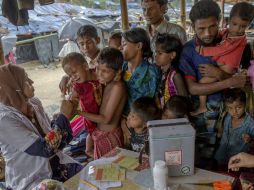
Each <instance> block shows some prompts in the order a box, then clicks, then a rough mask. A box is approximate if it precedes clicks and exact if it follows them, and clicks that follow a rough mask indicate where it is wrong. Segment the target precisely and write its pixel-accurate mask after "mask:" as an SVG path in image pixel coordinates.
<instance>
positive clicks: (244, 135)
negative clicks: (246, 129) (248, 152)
mask: <svg viewBox="0 0 254 190" xmlns="http://www.w3.org/2000/svg"><path fill="white" fill-rule="evenodd" d="M242 138H243V141H244V142H245V143H249V142H250V141H251V137H250V135H248V134H243V135H242Z"/></svg>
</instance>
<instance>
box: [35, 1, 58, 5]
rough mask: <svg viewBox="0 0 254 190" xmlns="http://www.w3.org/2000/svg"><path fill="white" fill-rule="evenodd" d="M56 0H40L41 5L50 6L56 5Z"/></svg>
mask: <svg viewBox="0 0 254 190" xmlns="http://www.w3.org/2000/svg"><path fill="white" fill-rule="evenodd" d="M54 2H55V1H54V0H39V3H40V5H49V4H52V3H54Z"/></svg>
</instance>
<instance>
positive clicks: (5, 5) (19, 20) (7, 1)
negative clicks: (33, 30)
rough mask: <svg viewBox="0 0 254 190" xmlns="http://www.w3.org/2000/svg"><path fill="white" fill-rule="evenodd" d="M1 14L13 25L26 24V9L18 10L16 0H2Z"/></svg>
mask: <svg viewBox="0 0 254 190" xmlns="http://www.w3.org/2000/svg"><path fill="white" fill-rule="evenodd" d="M2 14H3V16H4V17H6V18H8V19H9V21H10V22H11V23H12V24H13V25H15V26H23V25H28V11H27V10H26V9H22V10H19V9H18V2H17V0H3V2H2Z"/></svg>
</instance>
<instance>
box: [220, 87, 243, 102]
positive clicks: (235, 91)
mask: <svg viewBox="0 0 254 190" xmlns="http://www.w3.org/2000/svg"><path fill="white" fill-rule="evenodd" d="M223 99H224V103H230V104H231V103H233V102H234V101H237V100H238V101H240V102H242V103H244V104H246V94H245V92H244V91H243V90H241V89H240V88H229V89H226V90H225V91H224V96H223Z"/></svg>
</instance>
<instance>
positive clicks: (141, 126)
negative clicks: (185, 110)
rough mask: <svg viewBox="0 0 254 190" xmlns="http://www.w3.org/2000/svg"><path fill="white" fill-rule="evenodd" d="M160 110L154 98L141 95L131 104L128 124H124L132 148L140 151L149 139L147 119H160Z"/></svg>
mask: <svg viewBox="0 0 254 190" xmlns="http://www.w3.org/2000/svg"><path fill="white" fill-rule="evenodd" d="M160 117H161V115H160V111H159V108H158V107H157V105H156V102H155V100H154V99H153V98H150V97H141V98H138V99H137V100H136V101H134V103H133V104H132V105H131V111H130V113H129V115H128V117H127V122H126V125H122V127H123V131H124V132H125V133H127V136H128V137H129V142H130V145H131V149H132V150H134V151H136V152H140V151H141V150H142V149H143V148H144V146H145V143H146V142H147V141H148V130H147V125H146V123H147V121H150V120H156V119H160Z"/></svg>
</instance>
